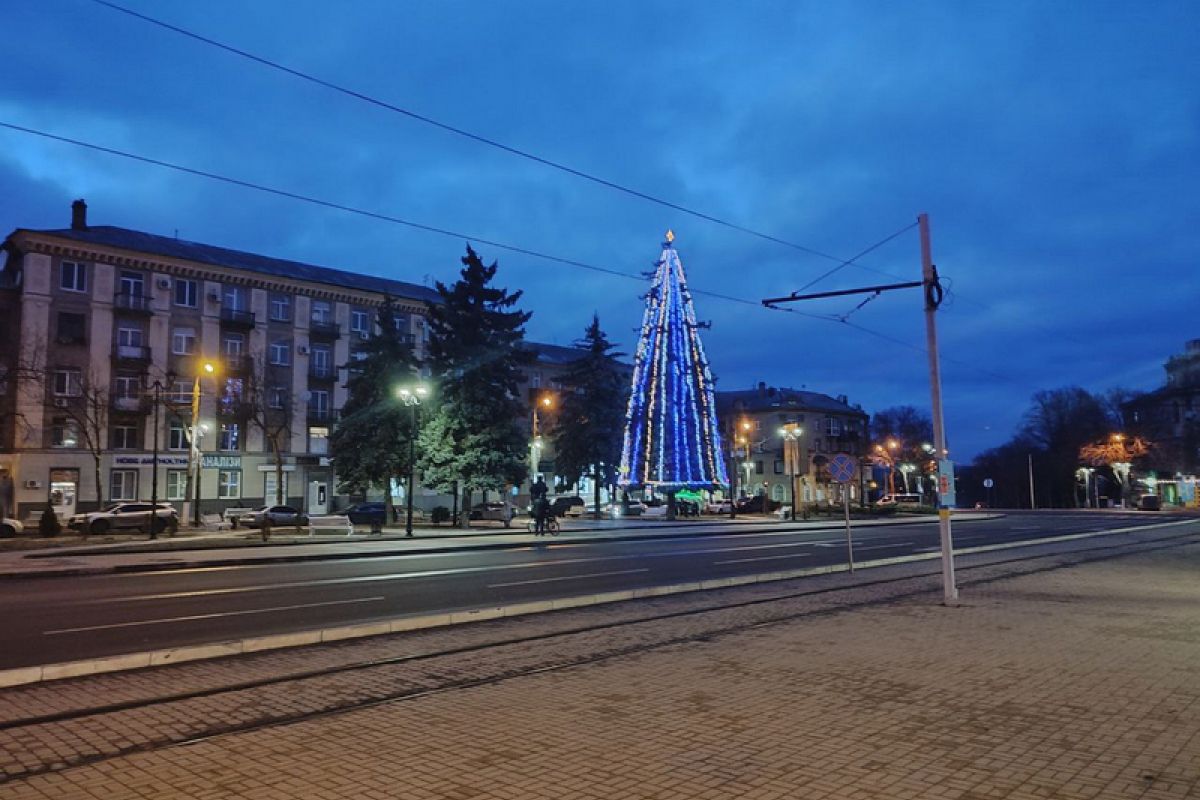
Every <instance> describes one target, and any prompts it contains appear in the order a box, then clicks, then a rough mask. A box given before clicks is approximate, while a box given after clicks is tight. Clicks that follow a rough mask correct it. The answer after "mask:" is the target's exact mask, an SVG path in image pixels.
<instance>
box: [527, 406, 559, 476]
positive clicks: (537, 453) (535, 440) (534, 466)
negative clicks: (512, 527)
mask: <svg viewBox="0 0 1200 800" xmlns="http://www.w3.org/2000/svg"><path fill="white" fill-rule="evenodd" d="M538 406H541V407H542V408H544V409H546V410H550V409H551V408H553V407H554V398H553V397H552V396H551V395H549V394H543V395H542V396H541V397H539V398H538V399H537V400H536V401H535V402H534V404H533V420H532V422H533V427H532V431H531V432H532V434H533V436H532V438H531V439H530V440H529V486H530V487H532V486H533V484H535V483H537V478H538V462H539V461H541V457H542V436H541V434H540V433H538ZM532 491H533V490H532V488H530V493H531V496H532Z"/></svg>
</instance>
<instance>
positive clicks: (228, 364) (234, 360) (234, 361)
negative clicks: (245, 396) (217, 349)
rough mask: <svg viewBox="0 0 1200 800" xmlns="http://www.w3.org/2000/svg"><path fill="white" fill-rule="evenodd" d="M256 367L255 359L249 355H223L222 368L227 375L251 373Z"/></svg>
mask: <svg viewBox="0 0 1200 800" xmlns="http://www.w3.org/2000/svg"><path fill="white" fill-rule="evenodd" d="M253 368H254V359H252V358H250V356H247V355H240V354H239V355H230V354H228V353H227V354H225V355H223V356H221V369H222V370H223V371H224V372H225V374H226V375H249V374H250V373H251V371H252V370H253Z"/></svg>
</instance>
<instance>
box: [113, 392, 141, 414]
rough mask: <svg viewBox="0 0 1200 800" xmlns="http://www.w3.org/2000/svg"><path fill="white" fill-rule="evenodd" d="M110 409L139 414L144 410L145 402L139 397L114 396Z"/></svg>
mask: <svg viewBox="0 0 1200 800" xmlns="http://www.w3.org/2000/svg"><path fill="white" fill-rule="evenodd" d="M112 410H113V411H117V412H124V413H133V414H139V413H142V412H144V411H145V410H146V403H145V401H143V400H142V398H140V397H120V396H114V397H113V399H112Z"/></svg>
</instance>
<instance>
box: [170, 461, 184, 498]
mask: <svg viewBox="0 0 1200 800" xmlns="http://www.w3.org/2000/svg"><path fill="white" fill-rule="evenodd" d="M167 499H168V500H187V470H183V469H169V470H167Z"/></svg>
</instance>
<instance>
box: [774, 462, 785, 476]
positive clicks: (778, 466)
mask: <svg viewBox="0 0 1200 800" xmlns="http://www.w3.org/2000/svg"><path fill="white" fill-rule="evenodd" d="M775 474H776V475H782V474H783V462H782V461H781V460H779V459H778V458H777V459H775Z"/></svg>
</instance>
